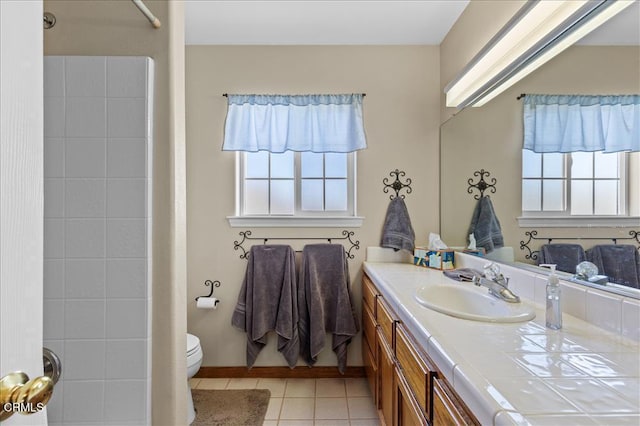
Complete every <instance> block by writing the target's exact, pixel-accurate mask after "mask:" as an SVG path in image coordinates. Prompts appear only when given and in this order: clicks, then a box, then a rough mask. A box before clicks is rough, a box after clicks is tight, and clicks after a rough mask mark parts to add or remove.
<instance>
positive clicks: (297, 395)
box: [191, 379, 380, 426]
mask: <svg viewBox="0 0 640 426" xmlns="http://www.w3.org/2000/svg"><path fill="white" fill-rule="evenodd" d="M191 388H192V389H269V390H270V391H271V400H270V401H269V408H268V409H267V414H266V416H265V421H264V425H263V426H276V425H278V426H285V425H287V426H343V425H344V426H379V425H380V422H379V421H378V415H377V413H376V410H375V407H374V405H373V400H372V398H371V393H370V392H369V386H368V384H367V380H366V379H191Z"/></svg>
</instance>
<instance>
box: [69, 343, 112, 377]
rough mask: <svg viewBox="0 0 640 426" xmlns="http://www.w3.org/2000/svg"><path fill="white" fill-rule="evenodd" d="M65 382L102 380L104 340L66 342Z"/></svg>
mask: <svg viewBox="0 0 640 426" xmlns="http://www.w3.org/2000/svg"><path fill="white" fill-rule="evenodd" d="M64 354H65V356H64V378H65V380H92V379H104V378H105V377H104V360H105V342H104V340H86V339H85V340H67V341H66V342H65V346H64Z"/></svg>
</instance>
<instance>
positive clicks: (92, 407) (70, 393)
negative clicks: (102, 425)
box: [63, 380, 104, 423]
mask: <svg viewBox="0 0 640 426" xmlns="http://www.w3.org/2000/svg"><path fill="white" fill-rule="evenodd" d="M63 398H64V402H63V403H64V414H63V420H64V422H65V423H71V422H97V421H102V413H103V407H104V381H102V380H100V381H98V380H92V381H75V380H66V381H65V383H64V397H63Z"/></svg>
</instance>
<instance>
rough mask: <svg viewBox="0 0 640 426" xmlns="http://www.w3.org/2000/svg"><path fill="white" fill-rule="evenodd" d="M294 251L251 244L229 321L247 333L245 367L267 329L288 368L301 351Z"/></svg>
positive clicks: (255, 354) (252, 360)
mask: <svg viewBox="0 0 640 426" xmlns="http://www.w3.org/2000/svg"><path fill="white" fill-rule="evenodd" d="M297 299H298V296H297V287H296V269H295V252H294V251H293V249H292V248H291V247H289V246H286V245H261V246H253V247H251V251H250V252H249V259H248V263H247V271H246V273H245V277H244V281H243V283H242V287H241V289H240V294H239V295H238V303H237V304H236V307H235V310H234V311H233V315H232V317H231V324H232V325H234V326H235V327H238V328H240V329H242V330H244V331H245V332H246V333H247V367H249V368H251V367H252V366H253V364H254V363H255V361H256V358H257V357H258V354H259V353H260V351H261V350H262V348H263V347H264V346H265V345H266V344H267V333H268V332H269V331H272V330H274V331H275V332H276V333H277V335H278V351H280V352H281V353H282V355H283V356H284V358H285V359H286V360H287V364H288V365H289V367H290V368H293V367H294V366H295V365H296V362H297V360H298V356H299V353H300V340H299V337H298V304H297Z"/></svg>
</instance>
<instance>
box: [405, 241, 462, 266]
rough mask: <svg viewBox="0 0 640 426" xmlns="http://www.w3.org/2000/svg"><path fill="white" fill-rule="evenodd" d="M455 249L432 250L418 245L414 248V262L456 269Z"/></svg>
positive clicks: (419, 264)
mask: <svg viewBox="0 0 640 426" xmlns="http://www.w3.org/2000/svg"><path fill="white" fill-rule="evenodd" d="M454 253H455V250H451V249H444V250H430V249H428V248H425V247H416V248H415V249H414V250H413V264H414V265H416V266H424V267H427V268H433V269H440V270H445V269H455V254H454Z"/></svg>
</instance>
